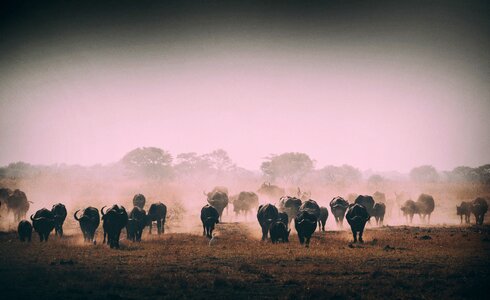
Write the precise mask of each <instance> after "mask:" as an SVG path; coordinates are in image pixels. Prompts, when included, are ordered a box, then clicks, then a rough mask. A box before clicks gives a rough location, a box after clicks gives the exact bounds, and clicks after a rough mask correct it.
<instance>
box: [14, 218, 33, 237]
mask: <svg viewBox="0 0 490 300" xmlns="http://www.w3.org/2000/svg"><path fill="white" fill-rule="evenodd" d="M17 233H18V234H19V240H20V241H21V242H24V241H25V240H27V241H28V242H30V241H31V237H32V225H31V223H30V222H29V221H26V220H23V221H20V222H19V226H17Z"/></svg>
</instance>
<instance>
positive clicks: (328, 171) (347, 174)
mask: <svg viewBox="0 0 490 300" xmlns="http://www.w3.org/2000/svg"><path fill="white" fill-rule="evenodd" d="M320 173H321V178H322V179H323V180H325V181H327V182H331V183H333V182H356V181H359V180H361V178H362V174H361V172H360V171H359V169H356V168H354V167H353V166H350V165H342V166H340V167H337V166H331V165H330V166H326V167H324V168H323V169H321V170H320Z"/></svg>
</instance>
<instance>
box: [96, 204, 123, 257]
mask: <svg viewBox="0 0 490 300" xmlns="http://www.w3.org/2000/svg"><path fill="white" fill-rule="evenodd" d="M104 208H105V206H104V207H102V209H101V210H100V212H101V213H102V221H103V222H104V223H103V225H102V227H103V228H104V241H103V243H105V242H106V238H107V243H108V244H109V246H110V247H111V248H119V237H120V236H121V230H122V229H123V228H124V227H126V225H127V224H128V213H127V212H126V209H125V208H124V206H118V205H116V204H115V205H113V206H112V207H111V208H110V209H108V210H107V211H106V212H104Z"/></svg>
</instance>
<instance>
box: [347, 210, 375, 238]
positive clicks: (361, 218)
mask: <svg viewBox="0 0 490 300" xmlns="http://www.w3.org/2000/svg"><path fill="white" fill-rule="evenodd" d="M345 218H346V219H347V223H349V225H350V228H351V230H352V236H353V237H354V243H356V242H357V235H358V234H359V242H361V243H363V242H364V240H363V239H362V234H363V233H364V227H365V226H366V222H367V221H368V220H369V218H370V216H369V213H368V211H367V209H366V207H364V206H363V205H360V204H357V203H355V204H351V205H349V209H348V210H347V214H346V215H345Z"/></svg>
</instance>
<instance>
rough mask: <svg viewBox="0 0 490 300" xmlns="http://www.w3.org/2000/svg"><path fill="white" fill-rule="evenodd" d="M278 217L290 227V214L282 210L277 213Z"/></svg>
mask: <svg viewBox="0 0 490 300" xmlns="http://www.w3.org/2000/svg"><path fill="white" fill-rule="evenodd" d="M277 219H278V220H279V221H281V222H283V223H284V224H286V228H287V227H288V221H289V217H288V214H287V213H285V212H280V213H278V214H277Z"/></svg>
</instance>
